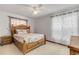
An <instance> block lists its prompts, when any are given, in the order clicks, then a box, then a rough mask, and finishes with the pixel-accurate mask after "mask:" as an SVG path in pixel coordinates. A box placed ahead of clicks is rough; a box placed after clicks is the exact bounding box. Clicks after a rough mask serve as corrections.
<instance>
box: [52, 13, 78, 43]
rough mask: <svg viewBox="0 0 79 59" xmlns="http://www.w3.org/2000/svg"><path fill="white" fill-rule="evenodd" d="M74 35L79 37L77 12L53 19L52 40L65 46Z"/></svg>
mask: <svg viewBox="0 0 79 59" xmlns="http://www.w3.org/2000/svg"><path fill="white" fill-rule="evenodd" d="M73 35H78V13H77V12H75V13H70V14H66V15H61V16H55V17H53V18H52V38H53V40H54V41H55V42H59V43H63V44H65V43H67V42H66V41H69V39H70V37H71V36H73Z"/></svg>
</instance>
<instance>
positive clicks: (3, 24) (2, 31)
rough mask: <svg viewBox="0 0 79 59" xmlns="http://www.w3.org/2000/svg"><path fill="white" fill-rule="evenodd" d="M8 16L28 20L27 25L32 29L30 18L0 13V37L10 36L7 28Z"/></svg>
mask: <svg viewBox="0 0 79 59" xmlns="http://www.w3.org/2000/svg"><path fill="white" fill-rule="evenodd" d="M8 16H13V17H18V18H23V19H28V22H29V24H30V25H32V27H34V26H33V25H34V24H33V20H32V19H31V18H27V17H24V16H21V15H17V14H12V13H8V12H2V11H0V36H4V35H10V34H11V33H10V28H9V17H8ZM32 31H34V28H33V29H32Z"/></svg>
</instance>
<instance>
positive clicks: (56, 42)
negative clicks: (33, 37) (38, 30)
mask: <svg viewBox="0 0 79 59" xmlns="http://www.w3.org/2000/svg"><path fill="white" fill-rule="evenodd" d="M46 41H48V42H51V43H56V44H60V45H63V46H67V45H64V44H61V43H57V42H54V41H50V40H46ZM67 47H68V46H67Z"/></svg>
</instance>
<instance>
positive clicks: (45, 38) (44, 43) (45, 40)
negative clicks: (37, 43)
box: [44, 35, 46, 44]
mask: <svg viewBox="0 0 79 59" xmlns="http://www.w3.org/2000/svg"><path fill="white" fill-rule="evenodd" d="M44 44H46V35H44Z"/></svg>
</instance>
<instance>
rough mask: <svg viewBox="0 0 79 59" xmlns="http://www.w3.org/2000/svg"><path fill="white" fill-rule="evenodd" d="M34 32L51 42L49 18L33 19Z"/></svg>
mask: <svg viewBox="0 0 79 59" xmlns="http://www.w3.org/2000/svg"><path fill="white" fill-rule="evenodd" d="M34 22H35V32H36V33H42V34H45V35H46V37H47V40H51V17H50V16H44V17H41V18H37V19H35V21H34Z"/></svg>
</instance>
